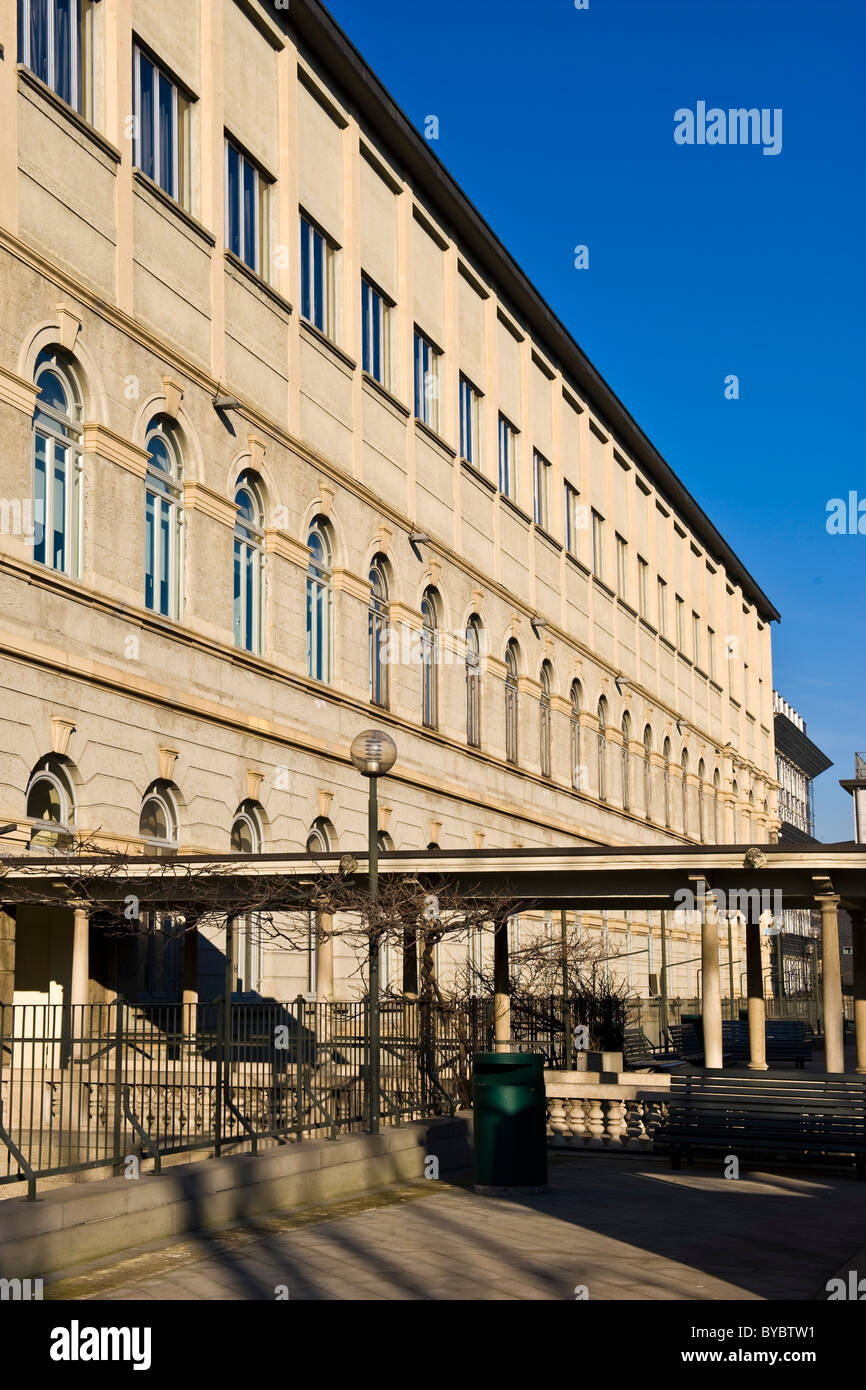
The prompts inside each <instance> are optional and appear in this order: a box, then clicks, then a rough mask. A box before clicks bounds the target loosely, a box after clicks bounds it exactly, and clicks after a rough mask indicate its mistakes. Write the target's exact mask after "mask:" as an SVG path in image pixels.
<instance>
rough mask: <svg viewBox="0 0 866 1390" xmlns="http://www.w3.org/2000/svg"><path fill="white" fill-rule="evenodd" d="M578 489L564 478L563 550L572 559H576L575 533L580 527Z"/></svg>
mask: <svg viewBox="0 0 866 1390" xmlns="http://www.w3.org/2000/svg"><path fill="white" fill-rule="evenodd" d="M579 497H580V491H579V489H578V488H576V487H575V485H574V483H570V482H569V481H568V479H567V478H566V479H565V550H566V554H567V555H570V556H571V558H572V560H577V559H578V558H579V557H578V553H577V533H578V531H579V530H580V529H581V528H580V527H579V526H578V524H577V522H578V517H577V509H578V507H579V506H581V503H580V502H579V500H578V499H579Z"/></svg>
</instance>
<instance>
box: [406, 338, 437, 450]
mask: <svg viewBox="0 0 866 1390" xmlns="http://www.w3.org/2000/svg"><path fill="white" fill-rule="evenodd" d="M413 334H414V336H413V340H412V342H413V350H412V362H413V372H414V397H413V399H414V407H415V419H416V420H420V421H421V424H422V425H426V426H427V428H428V429H429V430H432V431H433V433H434V434H438V433H439V390H440V380H441V370H440V368H441V364H440V358H441V357H442V353H441V351H440V349H439V348H437V346H436V344H435V343H434V342H433V341H432V339H430V338H428V337H427V335H426V333H424V332H422V330H421V329H420V328H419V327H418V325H417V324H416V325H415V328H414V330H413ZM431 382H432V387H431V385H430V383H431Z"/></svg>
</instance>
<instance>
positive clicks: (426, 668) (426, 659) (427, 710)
mask: <svg viewBox="0 0 866 1390" xmlns="http://www.w3.org/2000/svg"><path fill="white" fill-rule="evenodd" d="M427 613H429V614H430V615H431V620H430V621H429V622H428V620H427V616H426V615H427ZM438 646H439V607H438V603H437V595H436V591H435V589H433V588H432V587H430V588H427V589H425V590H424V593H423V594H422V596H421V653H420V654H421V723H422V725H423V727H424V728H425V729H438V727H439V662H438V656H439V653H438Z"/></svg>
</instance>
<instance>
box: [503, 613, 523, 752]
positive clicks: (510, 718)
mask: <svg viewBox="0 0 866 1390" xmlns="http://www.w3.org/2000/svg"><path fill="white" fill-rule="evenodd" d="M505 761H506V762H507V763H511V764H512V765H513V766H515V767H516V766H517V765H518V764H519V761H520V658H519V650H518V646H517V640H516V638H514V637H512V638H511V640H510V641H509V642H508V643H507V645H506V648H505Z"/></svg>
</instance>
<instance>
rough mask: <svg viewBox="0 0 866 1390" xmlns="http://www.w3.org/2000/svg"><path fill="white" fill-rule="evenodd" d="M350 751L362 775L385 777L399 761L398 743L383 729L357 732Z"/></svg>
mask: <svg viewBox="0 0 866 1390" xmlns="http://www.w3.org/2000/svg"><path fill="white" fill-rule="evenodd" d="M349 751H350V756H351V759H352V762H353V764H354V765H355V767H356V768H357V770H358V771H359V772H360V774H361V776H362V777H384V776H385V774H386V773H388V772H390V771H391V768H392V767H393V766H394V764H395V762H396V761H397V745H396V743H395V742H394V740H393V739H392V738H391V735H390V734H386V733H385V732H384V731H383V730H382V729H365V730H364V732H363V733H361V734H356V735H355V737H354V738H353V739H352V747H351V749H350V750H349Z"/></svg>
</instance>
